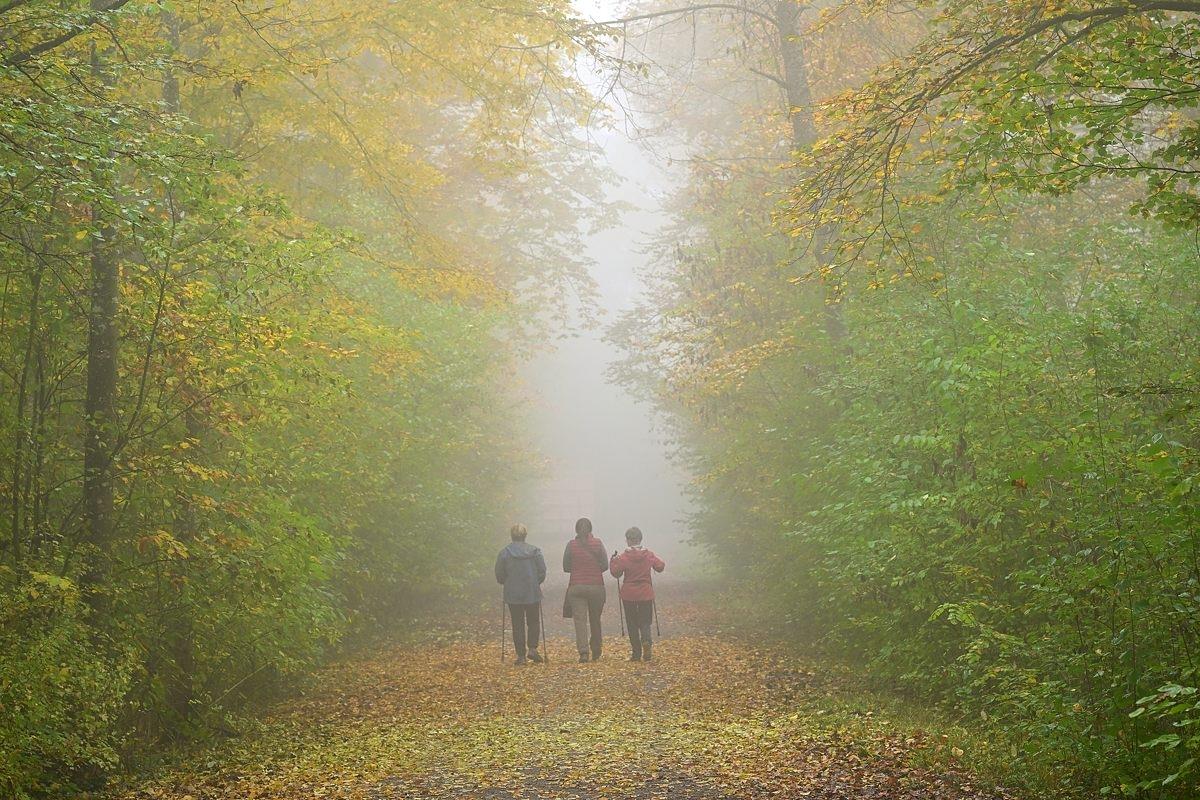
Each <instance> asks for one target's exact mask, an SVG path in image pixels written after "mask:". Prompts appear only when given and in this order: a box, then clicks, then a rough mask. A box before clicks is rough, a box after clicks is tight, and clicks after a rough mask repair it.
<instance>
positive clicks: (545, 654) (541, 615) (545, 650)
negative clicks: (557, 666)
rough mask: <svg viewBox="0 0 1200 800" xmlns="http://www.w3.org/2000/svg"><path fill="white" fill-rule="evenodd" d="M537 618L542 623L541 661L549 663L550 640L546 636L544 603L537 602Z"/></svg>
mask: <svg viewBox="0 0 1200 800" xmlns="http://www.w3.org/2000/svg"><path fill="white" fill-rule="evenodd" d="M538 619H539V620H540V621H541V623H542V663H544V664H549V663H550V642H549V640H548V639H547V638H546V604H545V603H544V602H541V603H538Z"/></svg>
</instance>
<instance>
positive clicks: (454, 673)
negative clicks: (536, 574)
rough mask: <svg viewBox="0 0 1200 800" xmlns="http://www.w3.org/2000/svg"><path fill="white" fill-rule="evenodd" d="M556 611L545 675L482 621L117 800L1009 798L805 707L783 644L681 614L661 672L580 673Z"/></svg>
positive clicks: (856, 716) (356, 674) (280, 712)
mask: <svg viewBox="0 0 1200 800" xmlns="http://www.w3.org/2000/svg"><path fill="white" fill-rule="evenodd" d="M551 610H552V609H551V607H550V606H549V604H548V605H547V608H546V611H547V616H548V619H547V622H551V625H550V629H551V634H552V638H551V640H550V648H549V649H550V655H551V659H552V660H551V662H550V663H549V664H546V665H532V664H531V665H528V666H523V667H517V666H515V665H514V664H513V663H512V650H511V645H510V646H509V656H508V662H507V663H505V664H501V663H500V652H499V642H498V638H497V634H498V630H493V631H492V634H491V635H490V636H488V635H487V627H488V626H487V624H486V623H485V622H484V621H483V620H476V621H475V622H474V623H473V624H472V625H470V626H468V627H467V628H466V629H465V630H464V629H460V630H457V631H455V632H452V633H450V634H447V635H444V636H440V637H437V640H436V641H431V642H428V643H425V644H420V645H415V646H413V645H395V646H390V647H387V648H384V649H382V650H377V651H375V652H372V653H370V654H364V655H362V656H360V657H357V658H353V659H350V660H347V661H345V662H342V663H340V664H336V665H334V666H331V667H329V668H327V669H325V670H322V671H321V673H319V675H318V676H317V679H316V681H315V682H314V685H313V687H312V689H310V690H309V691H308V692H306V693H305V694H303V695H302V696H299V697H296V698H293V699H291V700H289V701H286V702H283V703H281V704H279V705H278V706H277V707H276V708H275V709H274V711H273V713H271V714H270V715H268V716H267V717H265V718H264V719H263V720H262V725H261V729H260V730H259V731H257V732H256V733H253V734H250V735H247V736H245V737H243V738H242V739H239V740H237V741H234V742H231V743H227V744H225V745H222V746H221V747H219V748H216V749H214V750H210V751H207V752H206V753H202V754H200V755H199V756H198V757H197V758H195V759H193V760H192V762H191V763H189V764H188V765H185V766H181V767H179V768H177V769H175V770H174V771H172V772H170V773H166V774H162V775H160V776H158V777H157V778H156V779H154V780H153V781H152V782H150V783H147V784H143V785H142V786H141V787H139V788H137V789H135V790H132V791H130V792H128V793H126V794H123V795H121V797H124V798H139V799H140V798H165V799H169V800H218V799H220V800H230V799H231V798H238V799H239V800H241V799H242V798H246V799H247V800H249V799H250V798H271V800H276V799H279V800H282V799H284V798H286V799H287V800H300V799H301V798H304V800H308V798H347V799H350V798H353V799H355V800H400V799H401V798H405V799H408V798H438V799H439V800H440V799H441V798H486V799H487V800H517V799H518V798H521V799H522V800H524V799H525V798H529V799H533V798H638V799H639V800H641V799H646V800H649V799H650V798H671V799H672V800H692V799H695V800H716V799H717V798H767V797H770V798H822V799H823V800H842V799H843V798H881V799H882V798H887V799H889V800H890V799H892V798H922V799H923V800H940V799H942V798H944V799H946V800H964V799H965V798H1000V797H1005V796H1006V795H1003V794H1000V793H997V792H994V791H986V790H984V789H981V788H978V787H976V786H974V785H973V783H972V781H971V779H970V777H969V776H968V775H967V774H966V773H965V772H963V771H961V770H959V769H957V768H954V767H953V766H947V764H949V763H950V762H947V761H946V760H945V759H938V760H937V762H939V763H940V764H941V766H938V767H921V766H916V764H917V763H918V762H920V761H921V760H922V759H920V758H914V754H915V753H919V752H928V751H932V750H933V749H937V748H938V747H945V748H946V749H947V750H948V748H949V745H941V744H940V743H936V742H935V743H931V742H930V741H929V739H930V737H927V736H926V735H923V734H920V733H913V732H907V733H906V732H901V731H896V730H893V729H892V728H891V726H889V724H888V723H887V722H886V721H883V720H879V719H878V718H876V717H874V715H873V714H871V713H870V712H869V711H858V712H855V713H851V714H849V715H848V716H847V715H844V714H843V715H842V717H841V718H840V719H838V720H837V721H832V717H834V716H837V715H836V714H835V715H830V717H829V718H826V717H825V716H824V714H825V712H824V711H823V710H821V709H820V708H819V707H818V706H815V705H813V704H812V703H811V702H809V701H810V700H811V699H812V697H813V696H815V695H817V694H820V693H821V692H822V691H824V690H823V689H822V688H820V683H821V681H820V679H819V677H818V676H817V675H816V674H814V673H813V672H811V671H808V670H807V669H805V668H804V667H802V666H801V665H799V664H798V663H797V662H794V661H792V660H790V659H789V657H787V656H786V655H784V654H782V653H780V652H776V651H774V650H772V649H770V648H766V647H764V648H757V647H747V646H745V645H744V644H739V643H737V642H735V641H733V640H731V639H730V638H726V637H722V636H719V635H714V634H712V633H703V632H701V631H702V630H703V626H702V625H697V624H687V623H686V621H687V620H689V619H691V620H695V619H697V614H699V613H700V612H699V611H697V610H696V609H694V608H688V609H679V608H677V609H674V611H673V614H672V625H671V626H670V627H669V628H668V629H666V630H664V633H666V634H667V635H666V636H665V638H663V639H662V640H661V641H660V642H658V643H657V646H656V649H655V660H654V661H653V662H651V663H630V662H628V661H625V658H626V657H627V647H626V644H625V642H624V641H623V640H621V639H620V638H619V637H617V636H612V635H610V636H609V637H608V638H607V639H606V642H605V647H606V650H605V654H604V658H603V659H602V660H601V661H599V662H595V663H591V664H579V663H577V662H576V659H575V657H574V656H573V650H574V648H573V643H572V642H571V641H570V640H568V639H567V638H566V636H565V633H566V628H565V624H564V621H563V620H561V618H560V617H559V615H558V613H557V611H558V610H557V609H553V611H554V612H555V613H554V617H553V621H551V619H550V618H549V612H551ZM497 611H498V609H497ZM493 616H498V613H497V614H496V615H493ZM605 616H606V624H607V623H608V622H609V621H611V622H612V623H616V618H615V614H613V615H611V616H612V619H611V620H608V619H607V618H608V617H609V616H610V615H609V613H607V611H606V614H605ZM498 622H499V620H498V619H497V620H495V624H494V627H495V628H498ZM806 698H808V700H806ZM951 761H952V759H951Z"/></svg>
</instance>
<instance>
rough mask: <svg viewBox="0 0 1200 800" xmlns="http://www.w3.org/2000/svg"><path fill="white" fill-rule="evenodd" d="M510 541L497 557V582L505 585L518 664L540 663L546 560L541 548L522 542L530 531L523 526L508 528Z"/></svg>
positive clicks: (505, 595) (505, 598)
mask: <svg viewBox="0 0 1200 800" xmlns="http://www.w3.org/2000/svg"><path fill="white" fill-rule="evenodd" d="M509 534H510V535H511V536H512V542H510V543H509V544H508V545H506V546H505V548H504V549H503V550H501V551H500V555H498V556H496V582H497V583H501V584H504V602H505V603H506V604H508V614H509V616H510V617H511V618H512V637H513V645H514V647H515V648H516V651H517V665H518V666H520V665H522V664H524V663H526V661H527V660H528V661H532V662H533V663H535V664H540V663H542V657H541V656H540V655H538V651H537V646H538V637H539V636H540V633H541V631H540V630H539V625H538V620H539V617H540V616H541V609H542V582H543V581H545V580H546V559H545V557H544V556H543V555H542V551H541V550H540V549H539V548H537V547H534V546H533V545H531V544H527V543H526V542H525V537H526V536H528V535H529V531H527V530H526V529H525V526H524V525H521V524H517V525H513V526H512V529H511V530H509Z"/></svg>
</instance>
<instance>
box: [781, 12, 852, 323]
mask: <svg viewBox="0 0 1200 800" xmlns="http://www.w3.org/2000/svg"><path fill="white" fill-rule="evenodd" d="M800 12H801V8H800V4H799V3H798V2H797V0H776V3H775V26H776V29H777V30H778V33H779V52H780V60H781V61H782V62H783V85H784V96H785V98H786V100H787V104H788V118H789V119H790V121H791V124H792V142H791V144H792V150H793V151H799V150H807V149H809V148H810V147H812V146H813V144H814V143H815V142H816V140H817V127H816V122H815V121H814V119H813V102H812V85H811V84H810V82H809V79H808V68H807V67H806V66H805V64H804V42H803V40H802V39H801V36H800ZM837 235H838V231H837V230H836V228H834V226H831V225H821V226H819V227H818V228H817V229H816V231H814V232H813V238H812V248H813V257H814V258H815V259H816V262H817V269H818V271H819V272H820V274H821V282H822V285H824V286H825V333H826V334H827V335H828V336H829V338H830V339H831V340H832V341H833V342H834V343H835V344H837V345H839V346H840V345H842V344H844V342H845V340H846V336H847V330H846V322H845V319H844V318H843V315H842V306H841V304H840V303H839V302H838V296H837V293H836V292H835V291H833V290H832V289H831V287H830V285H829V283H828V282H827V280H826V279H827V276H828V275H829V274H830V273H831V272H832V270H833V267H834V266H835V264H834V249H833V244H834V243H835V242H836V241H837Z"/></svg>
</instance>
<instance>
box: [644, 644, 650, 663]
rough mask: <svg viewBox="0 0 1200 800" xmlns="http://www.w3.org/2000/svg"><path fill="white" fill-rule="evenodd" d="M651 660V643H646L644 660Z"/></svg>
mask: <svg viewBox="0 0 1200 800" xmlns="http://www.w3.org/2000/svg"><path fill="white" fill-rule="evenodd" d="M649 660H650V645H649V644H644V645H642V661H649Z"/></svg>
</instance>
